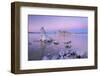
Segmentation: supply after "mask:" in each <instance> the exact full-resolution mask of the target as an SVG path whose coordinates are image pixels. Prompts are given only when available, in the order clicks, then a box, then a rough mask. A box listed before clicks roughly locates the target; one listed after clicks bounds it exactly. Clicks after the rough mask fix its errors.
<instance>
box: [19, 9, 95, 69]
mask: <svg viewBox="0 0 100 76" xmlns="http://www.w3.org/2000/svg"><path fill="white" fill-rule="evenodd" d="M28 14H35V15H36V14H37V15H58V16H81V17H88V59H68V60H52V61H50V60H48V61H45V60H43V61H28V37H27V36H28V33H27V32H28V29H27V28H28V25H27V24H28V20H27V19H28V18H27V17H28ZM20 17H21V19H20V22H21V23H20V30H21V31H20V44H21V45H20V47H21V48H20V69H21V70H25V69H43V68H59V67H75V66H90V65H94V11H88V10H76V9H75V10H73V9H72V10H71V9H55V8H52V9H51V8H40V7H21V8H20Z"/></svg>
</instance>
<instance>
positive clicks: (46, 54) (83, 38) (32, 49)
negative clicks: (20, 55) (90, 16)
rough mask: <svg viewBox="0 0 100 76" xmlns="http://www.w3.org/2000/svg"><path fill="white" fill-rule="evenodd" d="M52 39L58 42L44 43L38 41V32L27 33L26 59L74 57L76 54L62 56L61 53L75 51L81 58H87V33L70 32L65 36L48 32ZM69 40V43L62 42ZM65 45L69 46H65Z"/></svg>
mask: <svg viewBox="0 0 100 76" xmlns="http://www.w3.org/2000/svg"><path fill="white" fill-rule="evenodd" d="M48 36H49V37H51V38H52V39H53V40H56V41H57V42H58V43H59V44H54V42H50V43H44V42H41V41H40V38H41V37H40V34H34V33H29V36H28V60H54V59H76V58H77V57H76V56H72V57H71V56H70V57H69V56H66V57H63V56H62V55H64V54H63V53H67V52H69V51H70V52H75V53H76V54H77V55H79V56H83V55H84V57H81V58H87V57H88V56H87V55H88V37H87V34H71V35H67V36H63V35H56V34H48ZM68 41H71V43H69V44H64V42H68ZM66 45H69V46H71V47H70V48H66Z"/></svg>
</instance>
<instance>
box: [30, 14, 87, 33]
mask: <svg viewBox="0 0 100 76" xmlns="http://www.w3.org/2000/svg"><path fill="white" fill-rule="evenodd" d="M41 27H44V28H45V30H46V31H50V32H51V31H58V30H65V31H69V32H85V33H87V31H88V17H76V16H48V15H29V16H28V32H40V28H41Z"/></svg>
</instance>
